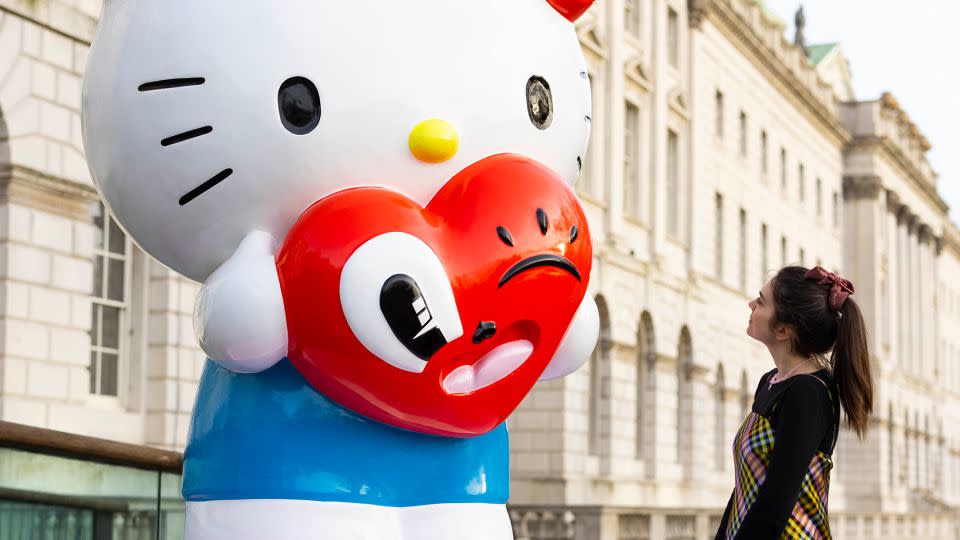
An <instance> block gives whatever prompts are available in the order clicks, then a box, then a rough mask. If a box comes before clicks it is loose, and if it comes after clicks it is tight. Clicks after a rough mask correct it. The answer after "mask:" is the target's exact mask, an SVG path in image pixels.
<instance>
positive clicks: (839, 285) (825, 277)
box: [804, 266, 853, 311]
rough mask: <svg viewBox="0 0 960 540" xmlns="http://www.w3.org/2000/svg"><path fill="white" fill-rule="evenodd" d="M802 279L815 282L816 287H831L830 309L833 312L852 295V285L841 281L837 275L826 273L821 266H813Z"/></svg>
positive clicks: (838, 309)
mask: <svg viewBox="0 0 960 540" xmlns="http://www.w3.org/2000/svg"><path fill="white" fill-rule="evenodd" d="M804 277H805V278H807V279H812V280H816V281H817V285H831V287H830V309H832V310H833V311H840V309H841V308H842V307H843V303H844V302H846V301H847V297H848V296H850V295H851V294H853V283H850V281H849V280H846V279H843V278H842V277H840V275H839V274H834V273H833V272H828V271H826V270H825V269H824V268H823V267H821V266H814V267H813V268H811V269H810V271H808V272H807V274H806V275H805V276H804Z"/></svg>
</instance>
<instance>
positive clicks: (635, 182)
mask: <svg viewBox="0 0 960 540" xmlns="http://www.w3.org/2000/svg"><path fill="white" fill-rule="evenodd" d="M639 134H640V109H638V108H637V106H636V105H634V104H633V103H630V102H629V101H628V102H626V105H625V106H624V129H623V210H624V213H626V215H628V216H630V217H634V218H637V217H640V216H639V214H640V201H639V195H640V189H639V184H640V182H639V178H638V177H639V174H638V173H639V170H640V167H639V160H638V158H637V154H638V152H639V151H640V144H639Z"/></svg>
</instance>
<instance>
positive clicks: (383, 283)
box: [340, 232, 463, 373]
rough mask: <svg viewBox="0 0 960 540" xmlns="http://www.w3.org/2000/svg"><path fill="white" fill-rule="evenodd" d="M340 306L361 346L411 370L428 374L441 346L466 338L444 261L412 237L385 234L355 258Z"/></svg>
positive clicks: (344, 281)
mask: <svg viewBox="0 0 960 540" xmlns="http://www.w3.org/2000/svg"><path fill="white" fill-rule="evenodd" d="M340 305H341V306H342V307H343V314H344V315H345V316H346V318H347V324H349V325H350V329H351V330H353V333H354V334H355V335H356V336H357V339H359V340H360V343H363V346H364V347H366V348H367V350H369V351H370V352H372V353H373V354H375V355H376V356H377V357H378V358H380V359H381V360H383V361H384V362H386V363H388V364H390V365H392V366H394V367H397V368H400V369H402V370H405V371H412V372H415V373H420V372H422V371H423V369H424V368H425V367H426V366H427V361H428V360H430V357H431V356H432V355H433V354H434V353H436V352H437V351H438V350H439V349H440V347H443V346H444V345H446V344H447V343H449V342H451V341H453V340H455V339H457V338H458V337H460V336H462V335H463V326H462V325H461V324H460V313H459V312H458V311H457V303H456V300H455V299H454V297H453V289H452V288H451V287H450V279H449V278H448V277H447V272H446V271H445V270H444V269H443V265H442V264H441V263H440V259H439V258H438V257H437V254H436V253H434V252H433V250H432V249H430V247H429V246H427V244H425V243H424V242H423V241H422V240H420V239H419V238H417V237H415V236H411V235H409V234H406V233H399V232H394V233H387V234H382V235H380V236H378V237H376V238H373V239H371V240H369V241H367V242H366V243H365V244H363V245H362V246H360V247H359V248H358V249H357V251H355V252H354V254H353V255H351V256H350V259H349V260H348V261H347V264H346V265H344V267H343V274H342V275H341V277H340Z"/></svg>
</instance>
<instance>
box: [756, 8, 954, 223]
mask: <svg viewBox="0 0 960 540" xmlns="http://www.w3.org/2000/svg"><path fill="white" fill-rule="evenodd" d="M801 3H803V5H804V12H805V13H806V19H807V26H806V31H805V33H806V37H807V44H816V43H827V42H837V41H839V42H840V44H841V45H842V47H843V52H844V54H845V55H846V57H847V59H848V60H849V61H850V68H851V72H852V74H853V89H854V93H855V94H856V97H857V99H861V100H869V99H876V98H877V97H879V96H880V95H881V94H882V93H883V92H885V91H889V92H891V93H892V94H893V95H894V96H895V97H896V98H897V100H898V101H899V102H900V107H901V108H902V109H904V110H905V111H906V112H907V114H908V115H909V116H910V119H911V120H912V121H913V122H914V123H915V124H916V125H917V127H919V128H920V131H921V132H922V133H923V134H924V135H926V137H927V139H929V140H930V143H931V144H932V145H933V148H932V149H931V150H930V152H929V153H928V154H927V158H928V159H929V161H930V164H931V165H932V166H933V169H934V170H935V171H936V172H937V173H938V174H939V175H940V178H939V181H938V188H939V190H940V193H941V196H942V197H943V198H944V200H946V201H947V204H949V205H950V217H951V218H952V219H953V221H954V222H960V137H958V136H957V133H958V131H960V60H958V58H957V56H958V53H960V1H957V0H913V1H912V2H905V1H903V0H806V1H803V2H800V1H799V0H766V4H767V6H768V8H769V9H770V10H771V11H773V13H775V14H776V15H777V16H779V17H780V18H782V19H783V20H784V21H785V22H786V23H787V25H788V27H787V34H788V36H789V38H790V39H791V40H793V33H794V29H793V14H794V12H795V11H796V9H797V7H798V6H799V5H800V4H801ZM950 66H953V67H950Z"/></svg>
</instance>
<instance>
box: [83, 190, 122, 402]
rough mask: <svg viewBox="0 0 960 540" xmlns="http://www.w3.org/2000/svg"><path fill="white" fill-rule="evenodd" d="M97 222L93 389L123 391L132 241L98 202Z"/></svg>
mask: <svg viewBox="0 0 960 540" xmlns="http://www.w3.org/2000/svg"><path fill="white" fill-rule="evenodd" d="M91 214H92V215H91V217H92V219H93V226H94V245H93V298H92V299H91V300H92V301H91V306H92V322H91V330H90V344H91V348H90V393H91V394H98V395H103V396H117V395H119V389H120V388H119V387H120V385H119V380H120V360H121V358H122V357H123V354H124V353H125V350H124V349H125V347H124V345H125V343H124V339H125V337H126V336H127V335H128V333H129V332H128V327H127V324H128V323H127V316H128V313H127V311H128V309H127V308H128V301H129V298H128V296H129V293H128V282H129V279H130V252H131V249H130V241H129V240H128V239H127V235H126V234H124V233H123V230H121V229H120V226H119V225H117V222H116V221H115V220H114V219H113V217H112V216H110V215H109V214H108V213H107V211H106V209H105V208H104V206H103V203H100V202H97V203H96V204H94V205H93V206H92V208H91Z"/></svg>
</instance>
